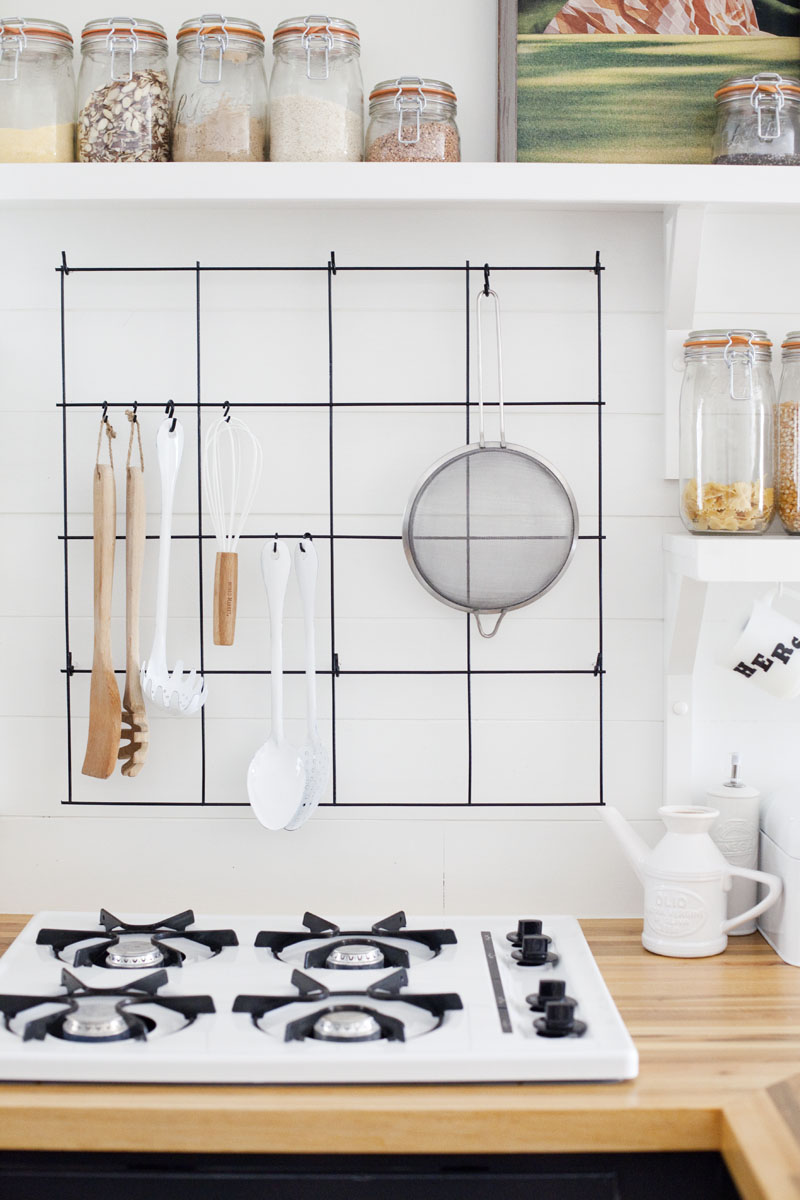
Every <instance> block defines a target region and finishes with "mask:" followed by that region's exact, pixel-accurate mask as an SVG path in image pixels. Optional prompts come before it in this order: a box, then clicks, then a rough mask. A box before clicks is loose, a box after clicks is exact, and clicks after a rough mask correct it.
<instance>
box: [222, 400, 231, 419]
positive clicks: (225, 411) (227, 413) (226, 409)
mask: <svg viewBox="0 0 800 1200" xmlns="http://www.w3.org/2000/svg"><path fill="white" fill-rule="evenodd" d="M222 416H223V419H224V420H225V421H226V422H228V424H230V419H231V402H230V400H226V401H225V403H224V404H223V406H222Z"/></svg>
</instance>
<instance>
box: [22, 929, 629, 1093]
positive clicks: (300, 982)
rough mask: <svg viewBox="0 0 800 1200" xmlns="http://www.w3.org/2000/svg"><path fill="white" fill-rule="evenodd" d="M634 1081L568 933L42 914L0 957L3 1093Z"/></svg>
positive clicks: (584, 951)
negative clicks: (104, 1085) (77, 1085)
mask: <svg viewBox="0 0 800 1200" xmlns="http://www.w3.org/2000/svg"><path fill="white" fill-rule="evenodd" d="M334 922H335V923H334ZM509 934H510V935H511V937H509ZM512 939H513V940H512ZM531 1004H536V1005H538V1008H536V1009H533V1008H532V1007H531ZM637 1071H638V1055H637V1053H636V1049H635V1047H634V1045H633V1042H632V1041H631V1038H630V1036H629V1034H628V1032H627V1030H626V1028H625V1026H624V1025H623V1023H622V1019H621V1018H620V1015H619V1013H618V1012H617V1009H616V1007H615V1005H614V1002H613V1000H612V999H611V996H610V994H609V992H608V989H607V988H606V986H605V983H604V982H603V978H602V976H601V974H600V972H599V970H598V968H597V965H596V963H595V961H594V958H593V957H592V954H591V951H590V950H589V947H588V945H587V943H586V940H585V938H584V936H583V933H582V932H581V929H580V926H579V925H578V922H577V921H576V920H575V919H574V918H572V917H542V918H540V919H539V920H536V919H534V918H530V919H526V920H525V921H520V922H518V920H517V918H516V917H514V918H511V917H497V916H494V917H457V918H453V919H450V920H448V921H445V920H443V919H442V918H441V917H438V918H437V917H415V918H413V919H406V917H405V914H403V913H396V914H393V916H391V917H387V918H385V919H384V920H382V921H375V919H374V918H364V917H353V916H349V917H339V916H337V917H335V918H334V921H328V920H327V919H325V918H320V917H315V916H313V914H309V913H306V914H305V916H304V918H302V919H299V918H296V917H291V916H265V917H253V916H229V915H222V916H220V915H200V916H198V917H195V916H194V913H192V912H191V910H187V911H186V912H184V913H180V914H178V915H177V916H175V917H171V918H167V919H163V918H160V917H159V916H158V915H156V914H141V913H133V914H130V913H128V914H124V915H123V917H122V918H121V919H119V918H117V917H115V916H113V915H112V914H110V913H107V912H105V910H103V911H102V912H101V914H100V919H99V920H98V918H97V915H96V914H89V913H74V912H45V913H40V914H39V915H38V916H36V917H34V918H33V920H32V921H30V922H29V923H28V925H27V926H26V927H25V929H24V930H23V931H22V933H21V934H20V935H19V937H18V938H17V939H16V940H15V941H14V943H13V944H12V946H11V947H10V949H9V950H8V951H7V952H6V954H5V955H4V956H3V957H2V958H0V1079H3V1080H23V1079H27V1080H55V1081H59V1082H61V1081H65V1082H77V1081H85V1082H116V1081H119V1082H137V1083H144V1082H148V1083H260V1084H272V1083H450V1082H453V1083H455V1082H490V1081H509V1080H517V1081H530V1082H536V1081H542V1082H544V1081H549V1082H552V1081H557V1080H598V1081H600V1080H605V1081H612V1080H620V1079H630V1078H632V1077H633V1076H635V1075H636V1074H637Z"/></svg>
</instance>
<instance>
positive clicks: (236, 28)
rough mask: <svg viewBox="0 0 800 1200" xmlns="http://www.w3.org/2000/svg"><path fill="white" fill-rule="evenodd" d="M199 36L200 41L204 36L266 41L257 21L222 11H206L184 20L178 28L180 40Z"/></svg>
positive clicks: (225, 39)
mask: <svg viewBox="0 0 800 1200" xmlns="http://www.w3.org/2000/svg"><path fill="white" fill-rule="evenodd" d="M191 37H195V38H197V41H198V43H199V42H201V41H202V39H203V38H216V39H222V40H223V41H225V42H227V39H228V38H247V39H249V40H252V41H256V42H260V43H264V42H265V41H266V38H265V37H264V34H263V32H262V29H261V26H260V25H258V24H257V23H256V22H255V21H248V20H246V19H245V18H244V17H224V16H223V15H222V13H205V14H204V15H203V16H202V17H192V18H191V19H190V20H188V21H184V22H183V24H182V25H181V27H180V29H179V30H178V42H180V41H181V40H182V39H185V38H191Z"/></svg>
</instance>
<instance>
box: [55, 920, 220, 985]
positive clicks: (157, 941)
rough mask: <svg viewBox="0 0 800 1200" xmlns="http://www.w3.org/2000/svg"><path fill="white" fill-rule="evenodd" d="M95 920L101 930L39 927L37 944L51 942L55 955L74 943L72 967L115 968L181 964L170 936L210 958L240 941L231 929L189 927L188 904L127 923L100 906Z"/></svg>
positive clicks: (180, 965) (191, 921)
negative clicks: (154, 917)
mask: <svg viewBox="0 0 800 1200" xmlns="http://www.w3.org/2000/svg"><path fill="white" fill-rule="evenodd" d="M98 924H99V925H101V926H102V930H98V929H40V930H39V933H38V935H37V937H36V944H37V945H38V946H50V948H51V950H52V951H53V955H54V956H55V957H56V958H60V957H61V956H62V955H63V954H64V952H65V951H67V950H69V948H70V946H76V950H75V952H74V954H73V956H72V961H71V965H72V966H73V967H106V968H109V969H111V970H116V971H119V970H122V971H134V970H150V969H152V968H154V967H182V966H183V963H184V959H185V958H186V955H185V954H184V953H182V952H181V951H180V950H178V949H176V948H175V947H174V946H170V945H169V944H168V943H169V939H170V938H182V939H185V940H186V941H189V942H193V943H194V944H195V945H196V946H198V947H202V948H204V949H205V950H207V951H209V955H208V956H209V957H210V958H214V957H215V956H216V955H217V954H220V953H221V951H222V950H223V949H224V948H225V947H226V946H238V944H239V939H238V938H237V936H236V934H235V933H234V931H233V930H232V929H190V928H188V927H189V926H190V925H193V924H194V912H193V911H192V909H191V908H187V909H186V910H185V911H184V912H181V913H177V914H176V915H175V916H174V917H165V918H164V920H163V921H155V922H153V924H151V925H136V924H128V923H127V922H126V921H121V920H120V919H119V917H115V916H114V914H113V913H110V912H107V911H106V909H104V908H102V909H101V910H100V918H99V921H98ZM103 931H104V932H105V934H106V936H105V937H104V936H103ZM98 939H102V940H98ZM86 941H93V944H92V945H90V946H77V943H79V942H86Z"/></svg>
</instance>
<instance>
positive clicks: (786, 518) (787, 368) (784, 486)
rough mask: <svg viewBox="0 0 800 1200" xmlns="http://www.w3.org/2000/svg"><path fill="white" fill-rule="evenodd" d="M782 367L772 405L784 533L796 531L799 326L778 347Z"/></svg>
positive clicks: (799, 528)
mask: <svg viewBox="0 0 800 1200" xmlns="http://www.w3.org/2000/svg"><path fill="white" fill-rule="evenodd" d="M781 351H782V355H781V357H782V359H783V369H782V370H781V385H780V389H779V391H778V406H777V408H776V410H775V411H776V419H775V426H776V440H777V443H778V480H777V483H778V512H779V514H780V518H781V521H783V527H784V529H785V530H786V532H787V533H800V329H795V330H794V331H793V332H792V333H787V335H786V337H785V338H784V341H783V345H782V346H781Z"/></svg>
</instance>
